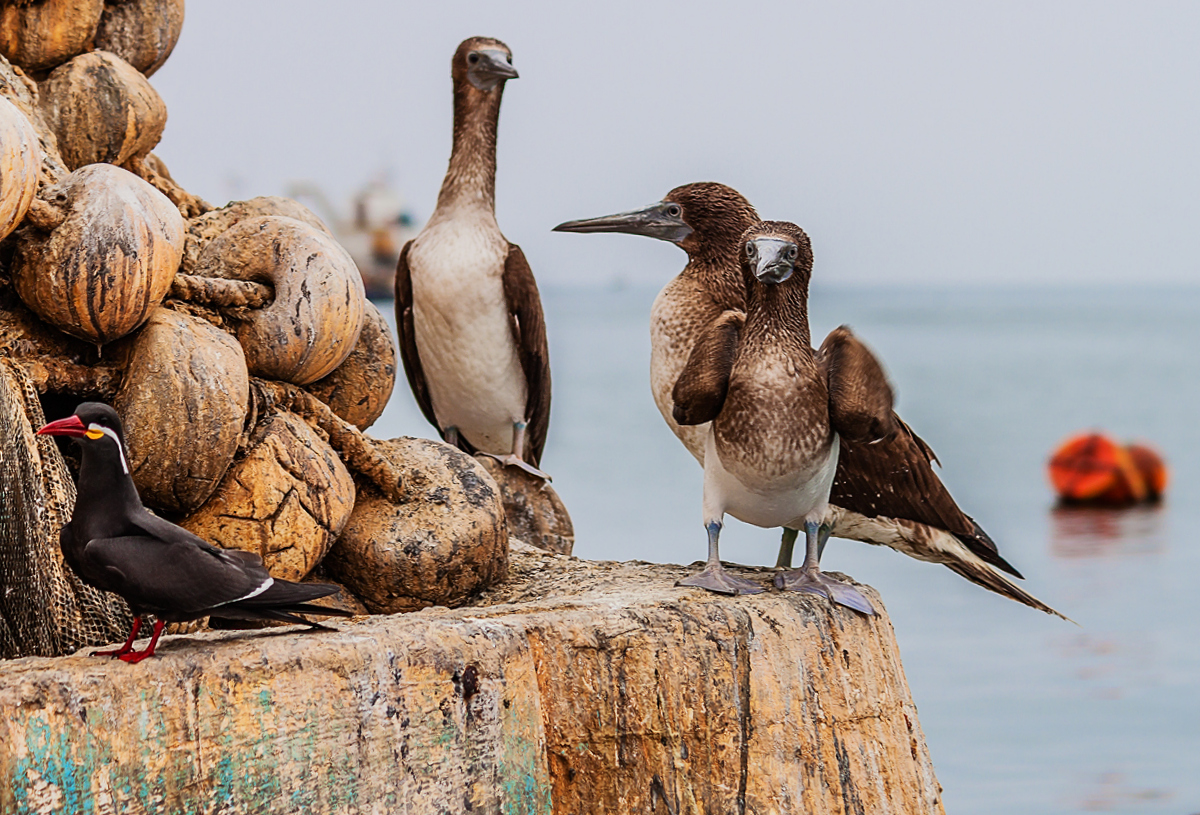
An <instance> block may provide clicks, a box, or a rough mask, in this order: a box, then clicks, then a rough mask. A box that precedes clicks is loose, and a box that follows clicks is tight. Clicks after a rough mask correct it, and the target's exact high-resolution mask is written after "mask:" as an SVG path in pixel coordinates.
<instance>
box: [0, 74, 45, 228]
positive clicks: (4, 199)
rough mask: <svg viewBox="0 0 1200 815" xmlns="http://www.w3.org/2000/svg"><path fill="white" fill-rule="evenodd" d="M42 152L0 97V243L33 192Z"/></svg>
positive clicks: (29, 129)
mask: <svg viewBox="0 0 1200 815" xmlns="http://www.w3.org/2000/svg"><path fill="white" fill-rule="evenodd" d="M41 163H42V151H41V148H40V147H38V136H37V131H36V130H34V129H33V124H32V123H31V122H30V121H29V118H28V117H27V116H26V115H25V114H24V113H22V112H21V111H20V110H19V109H18V108H17V106H16V105H14V104H13V103H12V102H10V101H8V99H6V98H4V97H3V96H0V239H2V238H5V237H6V236H7V235H8V233H10V232H12V231H13V230H14V229H16V227H17V224H19V223H20V222H21V219H22V218H24V217H25V213H26V212H28V211H29V205H30V204H31V203H33V196H34V193H36V192H37V184H38V167H40V166H41Z"/></svg>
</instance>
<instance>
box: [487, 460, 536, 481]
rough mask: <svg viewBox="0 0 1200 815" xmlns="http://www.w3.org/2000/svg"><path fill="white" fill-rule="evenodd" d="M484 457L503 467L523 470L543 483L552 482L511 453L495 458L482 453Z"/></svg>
mask: <svg viewBox="0 0 1200 815" xmlns="http://www.w3.org/2000/svg"><path fill="white" fill-rule="evenodd" d="M484 455H485V456H487V457H488V458H494V459H496V461H499V462H500V463H501V464H503V465H504V466H505V467H517V468H519V469H522V470H524V471H525V472H527V473H529V474H530V475H532V476H534V477H536V478H540V479H542V480H543V481H551V480H552V479H551V478H550V476H549V474H548V473H544V472H542V471H541V470H539V469H538V468H537V467H534V466H533V465H532V464H530V463H529V462H528V461H525V460H524V459H522V458H519V457H517V456H515V455H513V454H512V453H509V454H508V455H506V456H497V455H495V454H493V453H484Z"/></svg>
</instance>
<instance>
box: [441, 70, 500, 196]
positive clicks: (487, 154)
mask: <svg viewBox="0 0 1200 815" xmlns="http://www.w3.org/2000/svg"><path fill="white" fill-rule="evenodd" d="M503 91H504V84H503V83H501V84H500V85H498V86H496V87H495V88H494V89H492V90H490V91H480V90H478V89H476V88H474V87H472V86H471V85H470V83H469V82H467V81H466V80H463V81H462V82H460V83H459V84H458V85H456V86H455V88H454V146H453V148H452V149H451V152H450V167H449V169H447V170H446V177H445V179H443V180H442V189H441V191H440V192H438V200H437V208H436V209H435V210H434V218H436V217H437V216H438V215H439V214H443V213H447V214H448V213H450V212H453V211H461V210H463V209H464V208H470V209H481V210H484V211H486V212H494V211H495V207H496V128H497V126H498V124H499V121H500V97H501V94H502V93H503ZM431 220H433V218H431Z"/></svg>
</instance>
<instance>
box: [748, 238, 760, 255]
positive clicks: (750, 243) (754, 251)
mask: <svg viewBox="0 0 1200 815" xmlns="http://www.w3.org/2000/svg"><path fill="white" fill-rule="evenodd" d="M756 254H758V247H756V246H755V245H754V241H746V257H748V258H752V257H754V256H755V255H756Z"/></svg>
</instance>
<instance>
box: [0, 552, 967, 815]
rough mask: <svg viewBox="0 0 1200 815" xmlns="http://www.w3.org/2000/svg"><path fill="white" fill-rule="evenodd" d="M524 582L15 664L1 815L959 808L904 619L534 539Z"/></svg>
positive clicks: (2, 754) (674, 813)
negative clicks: (932, 733) (316, 627)
mask: <svg viewBox="0 0 1200 815" xmlns="http://www.w3.org/2000/svg"><path fill="white" fill-rule="evenodd" d="M511 568H512V578H511V579H510V580H509V581H508V582H507V583H506V584H505V585H504V586H501V587H499V588H498V589H496V590H493V591H492V592H490V593H488V594H487V595H485V596H484V597H483V598H481V603H482V605H478V606H472V607H465V608H459V609H455V610H447V609H441V608H434V609H425V610H424V611H421V612H416V613H412V614H407V615H396V616H389V617H374V618H365V619H361V620H356V621H353V622H339V624H338V625H339V627H340V629H341V630H340V632H338V633H314V634H301V633H295V630H294V629H276V630H273V631H270V632H254V633H249V634H246V633H243V634H213V633H208V634H203V635H190V636H182V637H173V638H169V639H166V640H164V642H163V644H162V645H161V646H160V648H161V650H160V654H161V656H159V657H156V658H155V659H151V660H148V661H146V662H143V663H141V664H139V665H126V664H123V663H114V662H112V661H109V660H105V659H100V658H90V657H87V656H73V657H65V658H60V659H39V658H31V659H23V660H14V661H10V662H0V811H3V812H35V813H43V812H72V813H75V812H96V813H100V812H134V813H137V812H156V811H159V812H173V813H200V812H205V813H210V812H211V813H217V812H220V813H267V812H280V813H285V812H286V813H291V812H301V811H303V812H364V813H367V812H370V813H374V812H380V813H384V812H387V813H392V812H396V813H412V814H413V815H417V813H421V815H424V813H455V814H456V815H457V813H467V812H487V813H513V814H514V815H516V814H517V813H520V815H525V814H526V813H532V814H533V815H540V813H551V812H553V813H563V814H564V815H566V814H567V813H571V814H573V815H582V813H612V814H613V815H618V814H621V815H623V814H624V813H656V815H657V814H659V813H661V814H662V815H667V814H668V813H670V814H671V815H683V813H713V815H726V813H743V812H745V813H763V814H764V815H765V814H766V813H801V812H803V813H872V815H874V813H942V812H943V809H942V804H941V799H940V788H939V786H938V783H937V780H936V778H935V777H934V772H933V767H932V765H931V762H930V759H929V754H928V750H927V749H926V746H925V740H924V736H923V735H922V733H921V730H920V726H919V724H918V723H917V718H916V710H915V708H914V706H913V703H912V700H911V698H910V696H909V691H908V686H907V684H906V682H905V679H904V675H903V672H902V669H901V666H900V658H899V653H898V651H897V649H896V644H895V639H894V637H893V633H892V629H891V624H890V623H889V622H888V620H887V618H886V616H882V615H881V616H880V617H876V618H863V617H861V616H859V615H856V614H855V613H853V612H850V611H847V610H844V609H834V608H831V607H830V606H829V605H828V604H827V603H826V602H824V601H822V600H820V599H818V598H810V597H807V596H800V595H788V596H783V595H779V594H775V593H771V594H766V595H758V596H755V597H737V598H726V597H717V596H714V595H710V594H707V593H704V592H702V591H700V590H697V589H678V588H676V587H674V585H673V582H674V581H675V579H677V578H678V577H680V576H682V575H683V574H684V570H683V569H682V568H681V567H677V566H655V565H649V564H643V563H636V562H635V563H607V562H601V563H597V562H586V561H578V560H575V559H572V558H568V557H563V556H558V555H553V554H549V553H546V552H542V551H540V550H536V549H533V548H531V547H526V546H524V545H520V544H517V545H515V546H514V551H513V553H512V565H511ZM744 573H745V574H748V575H751V576H753V575H754V574H755V573H754V572H752V571H749V570H747V571H746V572H744ZM759 576H760V577H761V579H763V581H764V582H767V580H766V578H767V575H766V574H765V573H763V574H760V575H759ZM865 590H866V591H867V592H868V594H869V595H871V599H872V602H873V603H874V604H875V606H876V608H879V609H882V603H880V601H879V598H878V596H877V595H875V593H874V592H873V591H872V590H870V589H865ZM281 632H282V633H281Z"/></svg>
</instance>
